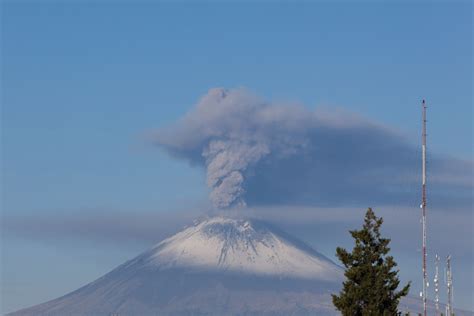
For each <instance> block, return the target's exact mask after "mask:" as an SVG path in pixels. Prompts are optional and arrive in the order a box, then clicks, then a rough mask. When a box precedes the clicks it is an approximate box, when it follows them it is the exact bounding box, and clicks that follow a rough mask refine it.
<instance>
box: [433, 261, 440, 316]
mask: <svg viewBox="0 0 474 316" xmlns="http://www.w3.org/2000/svg"><path fill="white" fill-rule="evenodd" d="M439 259H440V258H439V256H438V254H436V256H435V277H434V280H433V283H434V291H435V308H436V316H439V315H440V313H439Z"/></svg>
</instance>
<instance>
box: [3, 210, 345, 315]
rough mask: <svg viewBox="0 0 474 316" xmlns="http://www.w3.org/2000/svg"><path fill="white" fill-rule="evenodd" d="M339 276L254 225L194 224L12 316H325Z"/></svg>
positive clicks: (279, 235) (299, 247)
mask: <svg viewBox="0 0 474 316" xmlns="http://www.w3.org/2000/svg"><path fill="white" fill-rule="evenodd" d="M342 278H343V271H342V269H341V268H340V267H339V266H337V265H336V264H335V263H333V262H332V261H331V260H329V259H328V258H326V257H325V256H323V255H322V254H320V253H318V252H317V251H315V250H314V249H312V248H311V247H309V246H308V245H306V244H305V243H303V242H301V241H299V240H297V239H295V238H293V237H291V236H289V235H287V234H286V233H284V232H282V231H280V230H279V229H277V228H275V227H273V226H271V225H269V224H266V223H264V222H261V221H256V220H246V219H234V218H227V217H212V218H206V219H203V220H199V221H195V222H194V224H193V225H191V226H189V227H186V228H185V229H184V230H182V231H181V232H179V233H177V234H175V235H173V236H171V237H170V238H167V239H165V240H163V241H162V242H160V243H158V244H157V245H156V246H154V247H152V248H151V249H150V250H148V251H146V252H144V253H142V254H141V255H139V256H137V257H136V258H134V259H132V260H130V261H128V262H126V263H124V264H122V265H121V266H119V267H117V268H116V269H114V270H112V271H111V272H109V273H108V274H106V275H104V276H103V277H101V278H99V279H97V280H96V281H94V282H92V283H89V284H88V285H86V286H84V287H82V288H80V289H78V290H76V291H74V292H71V293H69V294H67V295H65V296H63V297H60V298H57V299H55V300H52V301H49V302H46V303H43V304H40V305H37V306H33V307H30V308H27V309H24V310H20V311H17V312H14V313H11V314H10V315H11V316H13V315H14V316H19V315H35V316H38V315H48V316H50V315H51V316H52V315H54V316H56V315H88V316H89V315H90V316H92V315H94V316H96V315H97V316H102V315H104V316H106V315H107V316H109V315H143V316H145V315H290V314H291V315H308V314H311V313H316V312H317V313H323V314H332V313H335V312H334V308H333V307H332V304H331V301H330V293H331V292H334V291H336V290H337V289H338V287H339V286H340V284H341V282H342Z"/></svg>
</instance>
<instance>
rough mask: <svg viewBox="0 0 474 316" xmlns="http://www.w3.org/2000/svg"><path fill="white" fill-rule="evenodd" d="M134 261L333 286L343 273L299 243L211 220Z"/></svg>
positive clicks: (253, 226)
mask: <svg viewBox="0 0 474 316" xmlns="http://www.w3.org/2000/svg"><path fill="white" fill-rule="evenodd" d="M137 259H138V260H145V261H146V265H150V266H156V267H160V268H161V269H166V268H175V267H182V268H190V269H210V270H220V271H229V272H244V273H252V274H260V275H269V276H270V275H275V276H281V277H297V278H305V279H320V280H330V281H337V280H341V279H342V272H341V269H340V268H339V267H338V266H336V265H335V264H334V263H333V262H332V261H330V260H329V259H327V258H326V257H324V256H322V255H321V254H319V253H317V252H316V251H314V250H313V249H311V248H309V247H308V246H306V245H305V244H303V243H302V242H299V241H296V240H295V239H293V238H291V237H289V236H286V235H285V234H284V233H283V232H279V231H277V230H276V229H275V228H273V227H270V226H268V225H266V224H264V223H261V222H255V221H254V222H251V221H249V220H239V219H232V218H226V217H214V218H211V219H207V220H204V221H201V222H196V223H195V225H194V226H191V227H188V228H187V229H185V230H183V231H182V232H180V233H178V234H176V235H174V236H172V237H170V238H168V239H166V240H164V241H162V242H161V243H159V244H158V245H157V246H155V247H153V248H152V249H151V250H150V251H148V252H146V253H145V254H143V255H142V256H141V257H139V258H137Z"/></svg>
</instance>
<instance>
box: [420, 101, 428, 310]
mask: <svg viewBox="0 0 474 316" xmlns="http://www.w3.org/2000/svg"><path fill="white" fill-rule="evenodd" d="M422 108H423V132H422V134H421V139H422V145H421V150H422V187H421V188H422V197H421V205H420V207H421V222H422V226H423V228H422V229H423V246H422V255H423V261H422V262H423V267H422V270H423V292H422V298H423V316H426V307H427V306H426V300H427V287H428V278H427V275H426V103H425V100H423V102H422Z"/></svg>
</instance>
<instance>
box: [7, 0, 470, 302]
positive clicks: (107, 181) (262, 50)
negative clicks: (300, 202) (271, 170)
mask: <svg viewBox="0 0 474 316" xmlns="http://www.w3.org/2000/svg"><path fill="white" fill-rule="evenodd" d="M1 41H2V71H1V75H2V182H3V183H2V190H3V192H2V193H3V198H2V214H3V218H4V219H8V218H12V217H15V218H25V219H28V218H43V219H49V218H57V217H58V216H62V217H61V218H66V219H71V220H72V219H75V218H78V217H81V216H82V217H83V218H87V216H89V215H90V214H92V216H93V217H100V216H104V217H105V216H106V215H102V214H113V213H114V212H118V213H120V214H133V216H136V217H137V218H139V217H140V216H148V215H147V214H150V213H153V214H169V213H171V212H173V211H177V210H184V209H188V208H193V207H195V205H199V208H201V207H202V205H205V204H206V203H207V202H206V201H207V193H208V191H207V188H206V185H205V176H204V171H203V170H201V169H199V168H192V167H190V166H189V165H188V164H186V163H185V162H182V161H177V160H174V159H172V158H170V157H169V156H168V155H166V154H165V153H163V152H162V151H159V150H157V149H156V148H153V147H152V146H150V145H149V144H148V143H147V142H146V140H145V138H146V137H145V136H146V134H147V131H149V130H150V129H154V128H160V127H163V126H166V125H169V124H171V123H172V122H174V121H175V120H176V119H178V118H180V117H181V116H182V115H183V114H184V113H186V112H187V111H188V110H189V109H190V108H191V107H192V106H193V104H195V103H196V102H197V100H198V99H199V97H201V96H202V95H204V94H205V93H206V92H207V91H208V90H209V89H210V88H212V87H228V88H234V87H246V88H248V89H250V90H252V91H254V92H255V93H257V94H258V95H260V96H263V97H264V98H265V99H269V100H279V101H294V102H299V103H302V104H304V105H305V106H307V107H309V108H314V107H317V106H321V105H323V106H327V107H329V108H331V107H342V108H344V109H346V110H348V111H351V112H355V113H357V114H359V115H362V116H364V117H367V118H369V119H371V120H374V121H377V122H379V123H381V124H384V125H387V126H391V127H393V128H395V129H398V130H400V131H401V132H403V133H404V134H405V135H407V136H408V137H409V138H410V139H412V140H413V143H415V144H416V143H417V142H418V141H419V127H420V120H419V119H420V107H419V102H420V100H421V99H422V98H426V99H427V101H428V106H429V109H428V110H429V146H430V148H431V150H432V151H433V152H436V153H441V154H444V155H450V156H453V157H457V158H462V159H466V160H471V161H472V132H473V131H472V117H473V116H472V69H473V68H472V4H471V3H470V2H458V3H447V2H446V3H445V2H437V3H428V2H417V3H408V2H401V3H395V2H388V3H384V4H382V3H380V4H377V3H375V2H364V3H362V2H355V3H342V2H339V3H335V4H330V3H327V2H315V3H295V4H290V3H283V2H281V3H276V2H275V3H271V2H265V3H264V2H261V3H258V4H251V3H244V2H242V3H239V2H233V3H227V4H217V3H211V2H207V3H206V2H202V3H191V2H189V3H185V2H183V3H180V4H171V3H165V2H163V3H152V2H147V3H139V4H137V3H132V2H128V3H127V2H122V3H120V4H118V3H116V4H113V3H109V2H89V3H87V4H86V3H80V2H74V3H66V2H64V3H62V4H61V3H60V2H57V3H52V2H51V3H50V2H44V3H28V2H19V3H14V2H13V1H6V2H3V3H2V40H1ZM196 208H197V207H196ZM460 216H464V218H465V219H466V220H467V221H468V222H469V221H470V222H471V223H472V209H468V210H467V212H464V213H461V215H460ZM157 221H159V217H158V219H157ZM158 224H159V223H158ZM158 224H157V226H158V227H161V226H163V225H158ZM157 230H158V228H157ZM2 234H3V236H2V243H3V246H2V249H3V255H2V279H3V280H2V300H3V303H2V306H3V307H2V308H3V311H11V310H14V309H17V308H19V307H24V306H26V305H31V304H34V303H39V302H41V301H43V300H46V299H49V298H53V297H56V296H59V295H61V294H64V292H66V291H68V290H73V289H75V288H77V287H78V286H79V285H82V284H84V283H87V282H89V281H91V280H93V279H94V278H96V277H98V276H100V275H101V274H103V273H105V272H107V271H108V270H110V269H111V268H113V267H114V266H116V265H118V264H120V263H122V262H123V261H124V260H125V259H127V258H130V257H132V256H133V255H135V254H137V253H138V252H139V251H141V250H143V249H144V248H146V247H147V246H149V245H150V244H151V243H152V242H153V240H139V241H138V242H136V241H134V242H131V243H125V244H120V243H118V242H114V241H111V240H106V241H103V240H100V238H95V239H94V238H92V239H88V238H87V237H88V236H82V237H84V238H81V236H76V237H68V235H67V234H64V236H63V237H64V238H51V237H48V236H46V237H44V238H39V237H38V236H36V237H34V235H33V236H32V235H29V234H22V233H15V232H14V231H9V232H7V233H2ZM470 234H471V236H470V239H471V240H472V230H471V233H470ZM84 235H87V230H85V234H84ZM157 236H159V233H158V232H157ZM304 237H306V239H308V238H309V239H311V236H304ZM468 237H469V236H468ZM308 241H309V242H310V243H314V244H317V243H318V241H317V240H315V239H313V240H308ZM335 246H336V245H328V246H323V248H324V247H327V248H328V249H332V248H335ZM328 251H330V250H328ZM471 253H472V252H471ZM327 254H328V255H331V254H330V253H327ZM401 256H405V257H406V260H405V259H403V260H405V261H406V262H412V261H413V258H412V257H410V255H408V254H406V255H403V254H401ZM405 257H404V258H405ZM51 258H54V260H51ZM466 260H467V261H465V262H464V265H465V267H469V264H470V266H472V256H471V257H470V258H467V259H466ZM415 261H416V259H415ZM406 266H410V265H409V264H406ZM408 269H412V270H410V271H408V272H407V274H408V275H410V276H411V275H415V276H416V275H417V274H416V273H417V271H418V267H417V266H414V267H410V268H408ZM459 269H460V270H461V269H463V268H462V267H460V268H459ZM467 271H469V269H467ZM471 273H472V270H471ZM52 275H54V276H52ZM46 280H49V281H46ZM417 281H418V280H414V283H415V284H416V282H417ZM463 289H464V290H465V291H464V292H467V291H472V286H471V287H470V288H469V285H467V284H463V283H462V281H460V285H459V287H458V290H457V293H456V295H457V297H458V298H457V302H458V303H459V306H463V307H466V308H470V309H474V306H473V305H472V302H470V296H469V293H466V294H465V295H464V296H463V295H462V294H461V292H462V290H463ZM471 294H472V292H471ZM471 297H472V295H471Z"/></svg>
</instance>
